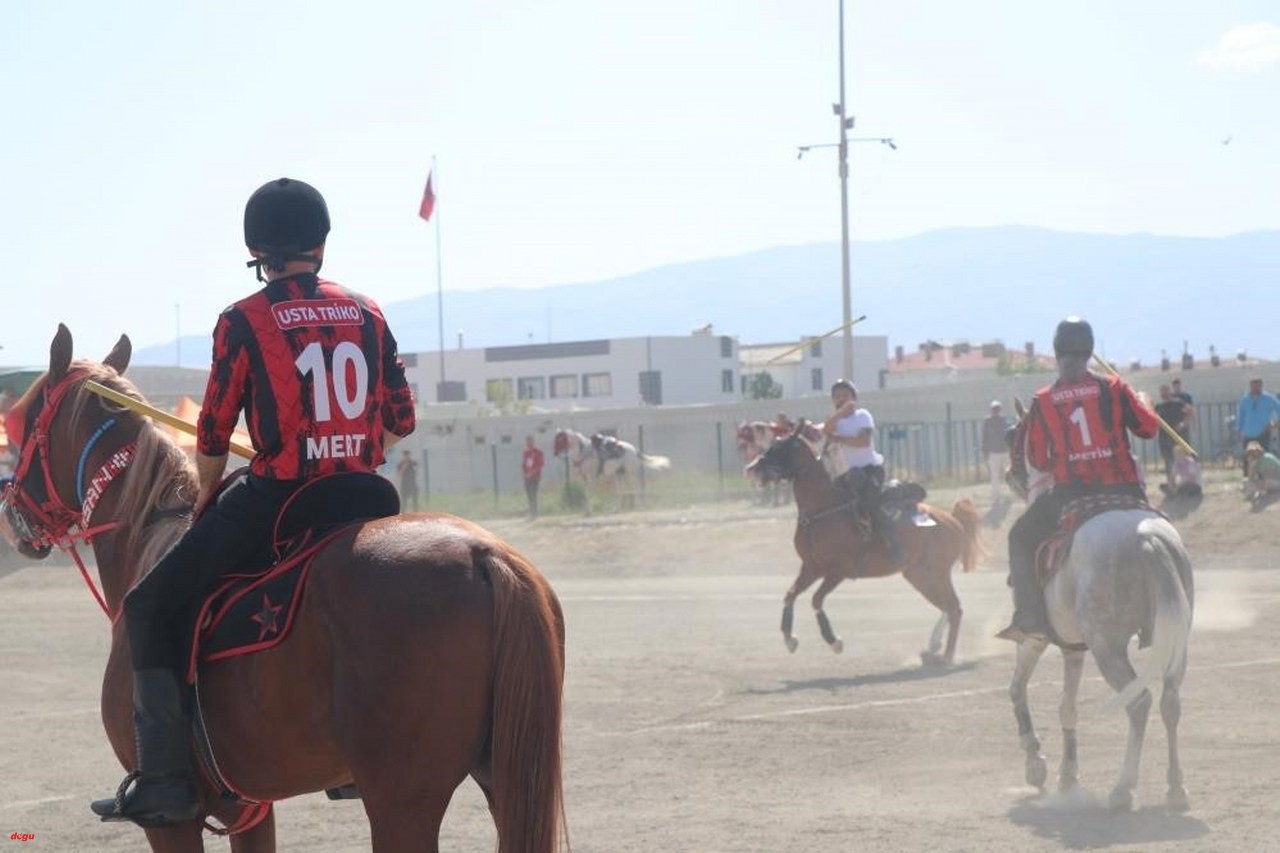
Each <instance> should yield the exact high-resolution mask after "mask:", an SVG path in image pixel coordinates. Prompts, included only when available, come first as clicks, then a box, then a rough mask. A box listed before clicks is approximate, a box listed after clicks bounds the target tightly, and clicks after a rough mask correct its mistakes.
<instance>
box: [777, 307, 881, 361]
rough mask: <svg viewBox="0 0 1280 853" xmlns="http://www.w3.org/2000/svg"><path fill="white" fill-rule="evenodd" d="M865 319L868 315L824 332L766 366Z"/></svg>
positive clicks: (783, 353) (780, 354)
mask: <svg viewBox="0 0 1280 853" xmlns="http://www.w3.org/2000/svg"><path fill="white" fill-rule="evenodd" d="M865 319H867V315H866V314H863V315H862V316H861V317H855V318H854V319H852V320H850V321H849V322H847V323H841V324H840V325H839V326H836V327H835V328H834V329H832V330H831V331H829V332H824V333H823V334H821V335H818V336H817V337H816V338H809V339H808V340H804V341H801V342H800V343H798V344H796V345H795V346H793V347H792V348H791V349H789V350H787V351H786V352H782V353H778V354H777V355H775V356H774V357H773V358H771V359H769V360H768V361H766V362H765V364H773V363H774V362H775V361H777V360H778V359H780V358H786V357H787V356H789V355H791V353H793V352H795V351H796V350H798V349H804V348H805V347H807V346H809V345H810V344H812V343H816V342H818V341H820V340H823V339H824V338H829V337H831V336H832V335H834V334H835V333H836V332H843V331H844V330H845V329H848V328H850V327H852V326H856V325H858V324H859V323H861V322H862V321H863V320H865Z"/></svg>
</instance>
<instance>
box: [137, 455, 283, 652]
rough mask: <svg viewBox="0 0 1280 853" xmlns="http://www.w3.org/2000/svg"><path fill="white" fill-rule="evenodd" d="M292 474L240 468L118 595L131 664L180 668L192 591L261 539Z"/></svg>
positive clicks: (212, 581) (212, 582)
mask: <svg viewBox="0 0 1280 853" xmlns="http://www.w3.org/2000/svg"><path fill="white" fill-rule="evenodd" d="M298 485H299V484H298V482H296V481H282V480H268V479H265V478H262V477H257V476H255V475H252V474H250V475H248V476H246V477H242V478H240V479H239V480H237V481H236V482H235V483H233V484H231V485H230V486H228V487H227V488H226V489H225V490H224V491H223V493H222V494H221V496H219V498H218V500H217V502H216V503H215V504H214V505H212V506H210V507H209V508H208V509H206V510H205V512H204V513H203V514H202V515H201V516H200V517H199V518H198V519H196V521H195V522H194V523H193V524H192V525H191V529H189V530H188V531H187V532H186V534H185V535H184V536H183V537H182V538H181V539H180V540H178V543H177V544H176V545H174V546H173V548H172V549H170V551H169V553H167V554H166V555H165V556H164V558H163V559H161V560H160V562H159V563H158V564H156V567H155V568H154V569H152V570H151V572H150V573H149V574H148V575H147V576H146V577H145V578H143V579H142V581H141V582H140V583H139V584H138V585H137V586H136V587H134V588H133V590H132V591H131V592H130V593H129V594H128V595H127V596H125V599H124V618H125V627H126V629H127V630H128V633H129V649H130V652H131V654H132V657H133V668H134V669H135V670H139V669H156V668H167V669H172V670H174V671H175V672H177V673H178V674H179V676H180V677H182V676H184V675H185V670H186V664H187V655H188V654H189V649H190V639H191V638H190V637H189V636H187V632H188V631H189V629H190V628H191V627H192V624H191V617H192V615H193V613H194V610H195V608H196V607H198V606H199V603H200V599H201V598H202V597H203V596H205V595H207V594H208V593H210V592H212V591H213V589H214V588H215V587H216V586H217V585H218V582H219V581H221V580H222V578H223V576H224V575H226V574H227V573H229V572H232V571H235V570H237V569H240V568H242V565H241V564H242V563H243V562H244V561H245V560H246V559H248V558H249V557H250V556H252V555H253V554H255V553H257V552H259V551H260V550H262V549H264V548H265V547H267V544H268V539H269V537H270V536H271V532H272V528H273V526H274V524H275V521H276V516H277V514H278V513H279V510H280V507H281V506H283V504H284V502H285V501H286V500H287V499H288V498H289V496H290V495H291V494H293V492H294V491H296V490H297V488H298Z"/></svg>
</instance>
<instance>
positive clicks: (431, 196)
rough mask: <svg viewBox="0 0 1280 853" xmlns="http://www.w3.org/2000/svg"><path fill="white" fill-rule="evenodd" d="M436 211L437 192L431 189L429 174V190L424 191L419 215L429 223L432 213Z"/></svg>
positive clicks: (428, 176) (429, 176)
mask: <svg viewBox="0 0 1280 853" xmlns="http://www.w3.org/2000/svg"><path fill="white" fill-rule="evenodd" d="M435 209H436V191H435V190H433V189H432V188H431V173H430V172H428V173H427V188H426V189H424V190H423V191H422V204H420V205H418V215H419V216H421V217H422V218H423V219H425V220H427V221H428V222H430V221H431V213H432V211H434V210H435Z"/></svg>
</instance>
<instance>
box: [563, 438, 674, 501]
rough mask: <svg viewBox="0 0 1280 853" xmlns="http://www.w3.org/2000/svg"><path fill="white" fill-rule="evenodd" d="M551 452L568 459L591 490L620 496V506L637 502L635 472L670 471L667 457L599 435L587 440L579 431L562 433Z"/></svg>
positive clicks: (669, 461) (626, 442)
mask: <svg viewBox="0 0 1280 853" xmlns="http://www.w3.org/2000/svg"><path fill="white" fill-rule="evenodd" d="M552 449H553V452H554V453H555V455H556V456H564V457H565V458H567V459H569V462H570V464H571V465H572V466H573V469H574V471H576V472H577V474H578V476H579V477H581V478H582V481H583V483H584V484H585V485H586V487H587V488H588V489H590V488H592V487H593V486H594V485H595V484H596V483H602V484H604V486H605V487H606V488H608V489H609V490H611V491H612V492H613V493H614V494H615V495H616V496H617V498H618V503H619V505H620V506H624V505H626V506H629V505H632V504H634V502H635V480H634V472H636V471H639V470H640V468H641V467H644V468H648V469H650V470H653V471H662V470H666V469H667V468H670V467H671V460H670V459H668V458H667V457H665V456H659V455H657V454H653V453H641V452H640V451H639V450H637V449H636V447H635V445H633V444H631V443H630V442H628V441H623V440H621V439H619V438H615V437H614V436H611V435H605V434H604V433H599V432H597V433H595V434H593V435H592V436H591V437H590V438H588V437H587V436H585V435H583V434H582V433H580V432H578V431H577V430H572V429H561V430H559V431H558V432H557V433H556V438H555V443H554V445H553V446H552Z"/></svg>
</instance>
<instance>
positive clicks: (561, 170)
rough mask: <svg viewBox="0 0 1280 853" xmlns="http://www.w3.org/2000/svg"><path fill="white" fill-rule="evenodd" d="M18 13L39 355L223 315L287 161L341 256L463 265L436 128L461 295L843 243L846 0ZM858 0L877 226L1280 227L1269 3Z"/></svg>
mask: <svg viewBox="0 0 1280 853" xmlns="http://www.w3.org/2000/svg"><path fill="white" fill-rule="evenodd" d="M4 8H5V26H4V27H3V28H2V29H0V80H3V81H4V82H3V83H2V84H0V86H3V89H2V91H3V106H4V113H5V122H4V127H3V131H0V162H2V163H3V168H4V173H5V174H4V192H3V195H2V196H0V265H3V275H4V282H5V283H4V291H5V295H6V298H5V300H4V311H3V314H2V315H0V316H3V318H4V319H3V323H0V345H2V346H3V347H4V349H3V351H0V363H3V364H10V365H12V364H24V363H25V364H35V365H40V364H44V363H45V362H46V361H47V353H48V345H49V341H50V339H51V338H52V336H53V332H54V330H55V328H56V324H57V323H58V322H59V321H62V322H66V323H67V324H68V325H69V326H70V327H71V330H72V332H73V333H74V334H75V337H76V348H77V351H78V353H80V354H82V355H87V356H91V357H94V358H100V357H101V356H102V355H104V354H105V353H106V351H107V349H108V348H109V347H110V344H111V342H112V341H114V339H115V338H116V337H117V336H118V335H119V334H120V333H121V332H127V333H128V334H129V335H130V336H131V337H132V338H133V339H134V342H135V345H138V346H145V345H149V344H155V343H158V342H162V341H168V340H171V339H172V338H173V337H174V335H175V332H176V331H177V330H178V329H181V331H182V333H183V334H187V335H190V334H193V333H204V332H206V331H208V330H211V329H212V325H213V322H214V318H215V316H216V314H217V312H218V311H220V310H221V309H222V308H223V307H224V306H226V305H227V304H229V303H230V302H232V301H234V300H235V299H237V298H239V297H241V296H243V295H246V294H247V293H249V292H250V291H252V290H253V289H254V287H255V284H254V281H253V277H252V273H251V272H249V271H247V270H245V268H244V265H243V261H244V260H245V259H246V257H247V255H246V253H245V250H244V247H243V241H242V232H241V224H242V222H241V217H242V215H243V209H244V202H245V200H246V199H247V197H248V195H249V194H250V193H251V192H252V191H253V190H254V189H255V188H256V187H257V186H258V185H260V184H261V183H263V182H264V181H267V180H269V179H271V178H275V177H279V176H281V175H287V176H291V177H296V178H301V179H303V180H306V181H308V182H310V183H313V184H314V185H316V186H317V187H318V188H319V189H320V190H321V192H323V193H324V194H325V196H326V197H327V199H328V201H329V205H330V210H331V213H332V217H333V232H332V234H331V236H330V240H329V246H328V258H327V260H326V265H325V273H326V274H327V275H329V276H330V277H332V278H334V279H336V280H338V281H342V282H343V283H345V284H348V285H350V286H352V287H355V288H357V289H359V290H363V291H365V292H367V293H369V294H370V295H372V296H373V297H374V298H376V299H377V300H379V301H380V302H382V303H384V304H386V303H391V302H396V301H400V300H403V299H407V298H411V297H414V296H418V295H422V294H434V293H435V289H436V263H435V262H436V250H435V228H434V224H433V225H428V224H426V223H424V222H422V221H421V220H420V219H418V218H417V215H416V214H417V207H418V202H419V199H420V196H421V192H422V185H423V183H424V181H425V178H426V175H427V171H428V169H429V168H430V164H431V158H432V155H435V156H436V157H437V158H438V170H437V187H438V195H439V201H438V206H437V215H438V216H439V217H441V220H440V225H441V229H442V230H441V236H442V239H443V270H444V285H445V294H446V322H447V317H448V308H447V298H448V292H449V291H450V290H458V289H475V288H484V287H496V286H514V287H540V286H546V285H553V284H564V283H570V282H575V281H590V280H596V279H601V278H609V277H614V276H618V275H624V274H627V273H630V272H635V271H638V270H642V269H646V268H650V267H654V266H660V265H663V264H668V263H672V262H679V261H687V260H694V259H699V258H707V257H714V256H718V255H726V254H735V253H741V252H746V251H751V250H755V249H760V248H765V247H768V246H774V245H780V244H793V243H809V242H819V241H828V240H838V239H839V235H840V204H839V183H838V180H837V175H836V154H835V151H834V149H831V148H825V149H816V150H814V151H812V152H810V153H809V154H808V155H806V156H805V157H804V158H803V159H801V160H797V158H796V147H797V146H798V145H805V144H821V143H828V142H832V141H834V139H835V138H836V134H837V132H838V131H837V126H836V120H835V118H834V117H833V115H832V113H831V104H832V103H833V102H834V101H836V100H838V84H839V74H838V64H837V60H838V51H837V33H838V29H837V26H836V21H837V8H838V5H837V0H642V2H641V1H640V0H636V1H635V2H633V0H539V1H538V2H533V0H481V2H456V0H455V2H443V0H414V2H402V3H390V2H380V1H379V0H365V2H361V3H351V2H333V0H308V2H300V0H287V1H286V2H271V3H264V2H261V0H254V2H248V0H220V2H217V3H213V2H208V3H174V2H172V0H165V2H150V0H129V2H125V3H118V4H106V3H97V2H94V3H90V2H85V0H68V2H58V3H46V2H35V0H9V2H7V3H6V4H5V7H4ZM846 16H847V19H846V56H847V86H848V97H847V100H848V104H849V112H850V113H851V114H853V115H856V116H857V127H856V128H855V130H854V131H853V135H854V136H855V137H856V136H875V137H879V136H891V137H893V138H894V140H896V142H897V144H898V150H897V151H892V150H890V149H889V148H888V147H886V146H883V145H880V144H877V143H862V144H857V145H855V146H853V147H852V149H851V166H852V171H851V175H852V177H851V192H850V208H851V220H852V233H853V236H854V239H860V240H861V239H886V238H894V237H902V236H907V235H911V234H916V233H919V232H922V231H927V230H930V229H935V228H943V227H948V226H983V225H999V224H1026V225H1039V226H1045V227H1050V228H1057V229H1064V230H1078V231H1089V232H1108V233H1127V232H1135V231H1144V232H1153V233H1157V234H1176V235H1199V236H1217V235H1223V234H1230V233H1235V232H1240V231H1249V230H1258V229H1276V228H1280V204H1277V201H1276V199H1277V194H1278V193H1277V191H1278V190H1280V158H1277V157H1276V156H1275V152H1276V151H1277V150H1280V109H1277V105H1278V104H1280V11H1277V7H1276V5H1275V2H1274V0H1265V2H1264V0H1236V1H1235V2H1233V0H1216V2H1213V3H1208V2H1203V1H1202V0H1194V2H1193V0H1161V2H1155V0H1126V2H1123V3H1116V2H1114V0H1079V2H1076V3H1072V4H1065V5H1064V4H1057V5H1056V6H1055V7H1053V8H1049V6H1048V5H1047V4H1042V3H1027V2H1023V0H972V2H968V3H952V2H947V0H895V2H892V3H886V2H874V3H873V2H855V0H850V2H848V3H847V8H846ZM1228 138H1229V139H1230V143H1229V144H1225V145H1224V144H1223V142H1224V141H1225V140H1227V139H1228ZM855 263H856V261H855ZM832 286H833V287H834V288H838V287H839V283H838V282H833V283H832ZM855 299H856V291H855ZM833 304H835V303H834V302H833ZM494 310H495V311H502V310H503V306H502V304H501V303H500V302H498V301H495V305H494ZM832 320H833V322H832V325H833V326H834V325H836V324H837V323H838V322H839V317H833V318H832ZM513 328H514V329H516V330H519V331H517V333H516V334H514V335H513V341H514V340H515V339H516V338H518V337H519V336H520V334H522V330H523V329H524V328H525V326H524V324H522V323H516V324H515V325H514V326H513ZM725 331H726V332H728V333H730V334H732V330H725ZM962 331H963V330H957V333H958V334H959V333H962ZM1022 334H1024V333H1023V332H1022V331H1021V330H1009V333H1008V337H1010V338H1014V339H1018V338H1019V335H1022ZM183 363H184V364H186V365H188V366H198V367H203V366H205V365H207V353H206V352H204V351H201V352H184V353H183Z"/></svg>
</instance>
